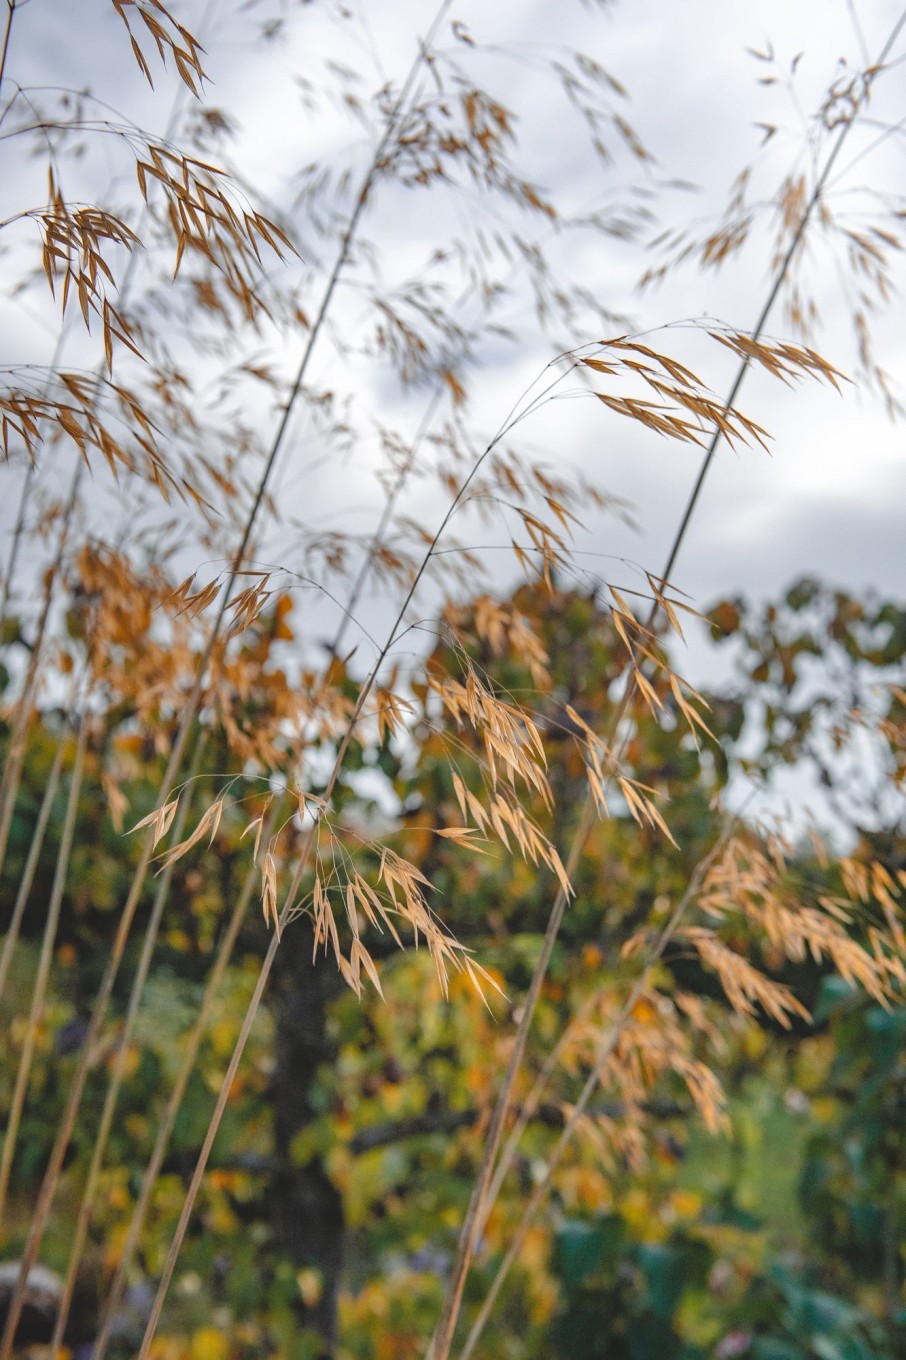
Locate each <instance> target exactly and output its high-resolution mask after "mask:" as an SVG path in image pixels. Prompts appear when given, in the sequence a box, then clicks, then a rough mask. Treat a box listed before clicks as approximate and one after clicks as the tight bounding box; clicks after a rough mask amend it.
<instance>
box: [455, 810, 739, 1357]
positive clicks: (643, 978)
mask: <svg viewBox="0 0 906 1360" xmlns="http://www.w3.org/2000/svg"><path fill="white" fill-rule="evenodd" d="M733 820H734V821H735V819H733ZM731 825H732V823H729V824H728V825H726V826H725V827H724V829H723V830H722V832H721V834H720V836H719V837H718V839H717V840H716V841H715V843H714V845H713V846H712V847H711V849H710V850H709V851H708V853H707V855H705V857H704V858H703V859H702V860H700V861H699V863H698V864H697V865H696V867H695V870H694V872H693V874H692V877H691V879H690V880H689V883H688V885H687V887H686V891H685V892H684V893H683V895H682V897H681V898H680V900H679V902H678V903H677V904H676V907H675V908H674V910H673V913H672V915H671V917H670V919H669V920H668V921H667V923H666V925H665V926H664V929H663V930H662V931H661V933H660V935H659V936H658V939H657V942H656V943H655V945H654V947H653V949H652V951H651V957H650V958H649V960H648V963H647V964H646V966H645V968H644V970H643V971H642V972H641V973H640V974H639V976H638V977H637V978H636V980H635V983H634V984H633V986H632V988H631V990H630V992H629V995H628V997H627V998H626V1000H625V1002H624V1003H623V1005H622V1007H621V1009H620V1011H619V1013H618V1015H617V1017H616V1019H615V1020H614V1022H613V1024H612V1026H611V1027H610V1029H609V1030H608V1032H607V1035H606V1037H605V1038H604V1040H603V1042H602V1043H601V1045H600V1046H599V1048H598V1051H597V1053H596V1055H595V1061H594V1064H593V1066H592V1070H591V1072H589V1074H588V1076H587V1078H586V1080H585V1084H584V1085H583V1087H582V1090H581V1092H580V1094H579V1097H578V1099H577V1101H576V1103H575V1105H574V1106H573V1107H572V1109H571V1110H570V1113H569V1116H568V1118H567V1120H566V1123H565V1124H564V1125H563V1129H562V1130H561V1132H560V1135H559V1137H558V1139H557V1141H556V1143H555V1144H554V1147H553V1150H552V1152H551V1154H550V1156H549V1157H548V1159H547V1165H546V1167H545V1171H544V1175H543V1176H542V1178H541V1180H540V1181H539V1182H538V1184H537V1185H536V1187H535V1189H534V1190H533V1192H532V1195H531V1198H530V1199H529V1202H528V1204H527V1205H526V1206H525V1209H524V1210H523V1213H522V1217H521V1218H520V1220H519V1223H518V1225H517V1227H516V1230H515V1232H514V1233H513V1234H512V1237H511V1240H510V1244H509V1246H508V1247H507V1250H506V1253H505V1255H504V1257H503V1260H502V1261H501V1263H500V1265H499V1267H498V1269H497V1273H496V1274H495V1276H494V1280H493V1282H492V1284H491V1287H490V1289H489V1290H488V1292H487V1295H486V1297H485V1299H484V1301H483V1303H482V1305H481V1308H480V1309H479V1311H478V1316H477V1317H476V1319H475V1322H474V1323H473V1324H472V1328H471V1330H470V1332H469V1335H468V1337H467V1338H466V1343H465V1345H464V1346H463V1348H462V1350H461V1351H460V1353H459V1357H458V1360H469V1357H470V1356H471V1355H472V1352H473V1351H474V1349H475V1347H476V1345H477V1344H478V1341H479V1339H480V1337H481V1333H482V1331H483V1330H484V1325H485V1323H486V1322H487V1320H488V1317H489V1316H490V1314H491V1310H492V1308H493V1307H494V1303H495V1301H496V1299H497V1295H498V1294H499V1293H500V1289H501V1287H502V1285H503V1283H504V1281H505V1280H506V1277H507V1275H508V1274H509V1271H510V1268H511V1267H512V1265H513V1262H514V1261H515V1260H516V1259H517V1257H518V1255H519V1252H520V1251H521V1249H522V1245H523V1243H524V1242H525V1238H526V1235H527V1233H528V1230H529V1228H530V1227H531V1223H532V1219H533V1218H534V1216H535V1214H536V1213H537V1211H538V1209H539V1207H540V1205H541V1204H542V1202H543V1201H544V1199H545V1197H546V1196H547V1193H548V1191H549V1190H550V1187H551V1181H552V1178H553V1174H554V1172H555V1171H556V1169H557V1166H558V1165H559V1163H560V1159H561V1158H562V1156H563V1154H564V1152H565V1151H566V1149H567V1147H568V1145H569V1142H570V1140H571V1138H572V1136H573V1134H574V1133H575V1131H576V1127H577V1126H578V1124H579V1121H580V1120H581V1119H582V1117H583V1115H584V1114H585V1111H586V1109H587V1108H588V1103H589V1101H590V1100H591V1098H592V1096H593V1095H594V1093H595V1091H596V1090H597V1089H598V1086H599V1084H600V1081H601V1076H602V1074H603V1071H604V1065H605V1063H606V1062H607V1060H608V1058H609V1057H610V1055H611V1053H612V1052H613V1050H614V1047H615V1045H616V1042H617V1040H618V1039H619V1037H620V1034H621V1033H622V1031H623V1026H624V1025H625V1024H626V1021H627V1020H628V1019H629V1017H630V1015H631V1014H632V1010H633V1007H634V1006H635V1004H636V1002H637V1001H638V1000H639V998H640V997H641V995H642V993H643V992H644V991H645V989H646V988H647V987H648V985H649V983H650V980H651V975H652V972H653V970H654V968H655V966H656V965H657V963H658V961H659V960H660V959H661V957H662V956H663V953H664V950H665V949H666V948H667V945H668V944H669V943H670V941H671V939H672V938H673V936H674V934H675V933H676V930H677V928H678V926H679V924H680V921H681V920H682V918H683V917H684V916H685V914H686V912H687V911H688V909H689V907H690V905H691V904H692V902H693V901H694V900H695V898H696V896H697V894H698V892H699V889H700V888H701V885H702V881H703V879H704V877H705V875H706V874H707V872H708V869H709V868H710V866H711V865H712V864H713V863H714V860H715V859H716V858H717V856H718V854H719V853H720V851H721V850H722V849H723V847H724V845H725V844H726V842H727V838H728V836H729V832H730V826H731Z"/></svg>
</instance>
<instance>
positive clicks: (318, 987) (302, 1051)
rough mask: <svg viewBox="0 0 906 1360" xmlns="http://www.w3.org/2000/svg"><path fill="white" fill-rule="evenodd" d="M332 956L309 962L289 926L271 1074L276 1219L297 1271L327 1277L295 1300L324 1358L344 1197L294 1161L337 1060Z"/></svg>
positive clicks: (277, 982)
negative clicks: (317, 1084) (323, 1080)
mask: <svg viewBox="0 0 906 1360" xmlns="http://www.w3.org/2000/svg"><path fill="white" fill-rule="evenodd" d="M340 985H341V984H340V982H339V977H338V973H337V969H336V967H335V966H334V964H333V962H332V960H331V959H330V958H326V959H325V958H324V957H323V956H321V957H319V959H318V962H317V963H316V964H312V937H311V930H310V927H309V925H308V922H307V921H304V920H303V921H301V922H299V923H298V924H297V925H294V926H292V927H290V929H289V930H288V931H287V933H286V939H285V940H284V941H283V944H282V946H281V948H280V949H279V951H278V953H277V959H276V964H275V967H274V988H273V992H272V1006H273V1015H274V1021H275V1028H276V1064H275V1070H274V1076H273V1099H274V1121H275V1135H276V1136H275V1151H276V1157H277V1167H276V1170H275V1172H274V1176H273V1179H272V1183H271V1185H272V1191H271V1193H272V1196H273V1198H272V1207H271V1213H272V1221H273V1225H274V1230H275V1232H276V1236H277V1241H278V1244H279V1247H280V1250H281V1252H282V1253H283V1255H284V1256H285V1257H286V1258H288V1259H289V1260H290V1261H292V1263H293V1265H294V1266H295V1267H296V1269H298V1270H302V1269H305V1268H314V1269H315V1270H317V1271H319V1272H320V1273H321V1277H322V1279H323V1282H324V1287H323V1291H322V1293H321V1297H320V1299H319V1300H318V1302H317V1303H316V1304H314V1305H313V1306H311V1307H306V1305H305V1303H304V1302H303V1300H302V1299H301V1297H300V1299H299V1301H298V1314H299V1323H300V1327H308V1328H313V1329H314V1330H315V1331H317V1332H318V1334H319V1335H320V1336H321V1338H322V1340H323V1347H324V1349H323V1357H324V1360H330V1358H331V1357H333V1356H334V1355H335V1353H336V1349H337V1340H338V1338H337V1294H338V1290H339V1283H340V1272H341V1269H342V1265H343V1232H344V1225H343V1202H342V1199H341V1197H340V1195H339V1194H338V1192H337V1190H336V1189H335V1188H334V1186H333V1185H332V1184H331V1182H330V1180H329V1178H328V1176H327V1174H326V1172H325V1169H324V1167H323V1165H322V1164H321V1163H320V1162H319V1161H311V1162H309V1163H307V1164H306V1165H304V1166H297V1165H294V1164H293V1161H292V1159H291V1157H290V1146H291V1144H292V1141H293V1138H294V1137H295V1135H296V1134H297V1133H298V1132H299V1131H300V1130H301V1129H304V1128H305V1126H306V1125H307V1124H308V1123H309V1122H310V1121H311V1119H312V1118H313V1116H314V1111H313V1109H312V1104H311V1093H312V1087H313V1083H314V1079H315V1076H316V1074H317V1070H318V1068H319V1067H320V1066H321V1065H322V1064H323V1063H326V1062H330V1061H332V1059H333V1057H334V1051H333V1047H332V1045H331V1043H330V1041H329V1039H328V1037H327V1026H326V1018H327V1007H328V1005H329V1003H330V1002H331V1000H332V999H333V998H334V997H335V996H336V995H337V994H338V991H339V987H340Z"/></svg>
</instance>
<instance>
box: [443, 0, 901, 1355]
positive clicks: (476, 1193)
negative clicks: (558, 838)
mask: <svg viewBox="0 0 906 1360" xmlns="http://www.w3.org/2000/svg"><path fill="white" fill-rule="evenodd" d="M904 23H906V10H904V12H903V13H902V14H901V16H900V18H899V19H898V21H897V22H896V24H895V25H894V27H893V29H892V30H891V32H890V34H889V36H888V38H887V40H886V42H885V43H884V45H883V48H882V50H881V53H880V55H879V57H878V60H877V62H876V63H875V65H874V67H873V68H872V72H873V73H874V74H875V75H876V74H877V73H878V71H880V70H881V69H882V68H883V65H884V62H885V61H886V60H887V57H888V55H889V54H890V52H891V51H892V49H893V46H894V44H895V42H896V40H897V38H898V36H899V34H900V31H901V29H902V27H903V25H904ZM870 84H871V80H870V79H869V78H868V77H866V85H865V90H864V91H863V94H862V102H864V99H865V97H866V93H867V91H868V89H869V88H870ZM860 107H861V105H860ZM855 112H856V111H854V112H853V116H852V117H851V119H850V120H849V121H848V122H847V123H846V124H845V125H844V126H843V127H842V128H841V130H840V133H839V134H838V136H837V139H836V141H835V143H834V146H833V147H832V149H831V152H830V154H829V156H828V159H827V161H826V163H825V165H824V168H823V170H822V171H821V174H820V175H819V177H818V179H817V181H816V184H815V188H814V190H813V192H812V194H811V196H810V197H809V199H808V202H807V203H806V205H805V208H804V209H803V212H802V215H801V217H800V220H799V223H798V225H797V228H796V231H795V232H794V234H793V236H792V239H791V241H790V245H789V247H788V249H787V251H786V253H785V255H784V257H783V259H782V261H781V263H780V265H779V267H778V269H777V272H776V275H775V278H774V281H773V283H772V286H771V288H770V290H769V292H768V295H767V298H766V300H765V303H764V306H763V307H762V310H761V313H760V315H759V317H758V319H757V321H756V323H755V326H754V327H753V329H752V331H751V334H750V337H749V338H750V339H751V340H752V341H754V342H756V343H757V342H758V340H759V339H760V337H761V335H762V334H763V331H764V328H765V326H766V325H767V322H768V319H769V317H770V314H771V312H772V311H773V308H774V305H775V303H776V301H777V298H778V296H779V294H780V291H781V289H782V287H783V285H784V282H785V281H786V278H787V275H788V273H789V270H790V266H791V265H792V262H793V258H794V256H795V254H796V251H797V250H798V248H799V246H800V244H801V242H802V239H803V236H804V234H805V231H806V228H807V227H808V224H809V222H810V221H811V219H812V216H813V214H814V211H815V208H816V207H817V206H818V204H819V202H820V198H821V194H822V193H823V191H824V187H825V185H826V183H827V180H828V178H829V176H830V173H831V171H832V170H833V167H834V164H835V162H836V160H837V158H838V156H839V154H840V152H841V150H842V148H843V146H844V144H845V142H846V139H847V137H848V135H849V132H850V130H851V128H852V126H853V123H854V121H855ZM749 364H750V360H749V359H744V360H743V361H742V362H741V363H740V365H739V367H738V369H737V372H736V377H735V379H734V381H733V383H732V385H731V387H730V390H729V393H728V395H727V398H726V401H725V403H724V406H723V414H724V416H729V415H730V414H731V413H732V412H733V411H735V409H736V401H737V398H738V396H739V392H740V390H741V388H742V384H743V381H744V379H745V375H746V372H747V370H748V368H749ZM722 438H723V433H722V428H721V424H720V423H718V424H717V425H716V426H715V429H714V433H713V435H712V438H711V440H710V443H709V445H708V448H707V450H706V452H705V456H704V458H703V460H702V463H701V467H700V469H699V473H698V476H697V478H696V481H695V484H694V486H693V488H692V491H691V493H690V495H689V498H688V500H687V502H686V505H685V508H684V510H683V514H682V516H681V519H680V522H679V526H678V528H677V531H676V534H675V536H674V539H673V542H672V544H671V547H670V550H669V552H668V554H667V560H666V562H665V565H664V569H663V571H662V573H661V579H662V580H664V581H667V580H668V579H669V578H670V575H671V573H672V571H673V568H674V566H675V564H676V561H677V559H678V557H679V553H680V550H681V548H682V545H683V543H684V541H685V538H686V535H687V533H688V529H689V525H690V522H691V519H692V516H693V514H694V512H695V508H696V506H697V504H698V501H699V498H700V496H701V492H702V488H703V486H704V484H705V480H706V478H707V475H708V472H709V470H710V468H711V465H712V463H713V460H714V456H715V453H716V452H717V449H718V446H719V445H720V442H721V439H722ZM659 609H660V606H659V604H658V602H657V601H655V602H654V604H653V605H652V608H651V610H650V611H649V615H648V618H647V620H646V624H645V626H646V627H648V628H650V627H651V625H652V624H653V623H654V622H655V621H656V619H657V617H658V614H659ZM636 689H637V682H636V680H635V673H634V671H632V670H631V671H630V674H629V678H628V680H627V684H626V687H625V689H624V692H623V695H622V697H621V699H620V702H619V704H618V705H617V708H616V711H615V713H614V717H613V720H612V722H611V724H610V743H612V741H613V740H614V738H615V737H616V734H617V733H618V731H619V729H620V724H621V723H622V720H623V718H624V716H625V714H626V712H627V709H628V707H629V703H630V701H631V699H632V697H633V695H634V694H635V692H636ZM610 743H608V744H610ZM596 821H597V815H596V812H595V808H594V803H593V799H592V795H591V792H590V791H589V792H588V793H587V794H586V797H585V802H584V806H583V808H582V813H581V815H580V818H579V823H578V826H577V828H576V832H575V835H574V838H573V842H572V845H571V848H570V852H569V855H568V856H567V861H566V865H567V875H568V877H569V878H570V879H571V878H572V877H573V876H574V871H575V868H576V867H577V866H578V863H579V861H580V859H581V855H582V851H583V850H584V847H585V844H586V842H587V840H588V837H589V836H590V834H591V831H592V829H593V827H594V825H595V823H596ZM566 905H567V896H566V894H565V893H564V891H563V890H562V888H559V889H558V891H557V894H556V897H555V900H554V905H553V907H552V909H551V915H550V918H549V920H548V925H547V929H546V931H545V935H544V941H543V944H542V948H541V953H540V955H539V958H538V961H537V963H536V966H535V970H534V973H533V975H532V980H531V983H530V985H529V990H528V994H527V997H526V1001H525V1004H524V1005H523V1007H522V1014H521V1016H520V1021H519V1025H518V1027H517V1031H516V1035H515V1037H514V1041H513V1047H512V1049H511V1052H510V1057H509V1061H508V1063H507V1068H506V1072H505V1073H504V1077H503V1081H502V1083H501V1088H500V1092H499V1095H498V1098H497V1101H496V1103H495V1107H494V1111H493V1113H492V1115H491V1120H490V1123H489V1126H488V1132H487V1135H486V1141H485V1152H484V1155H483V1158H482V1163H481V1166H480V1168H479V1171H478V1176H477V1178H476V1182H475V1186H474V1188H473V1191H472V1196H471V1198H470V1201H469V1206H468V1208H467V1210H466V1216H465V1219H464V1221H463V1226H462V1229H461V1231H460V1237H459V1241H458V1244H457V1250H456V1257H455V1259H454V1263H453V1268H452V1271H451V1277H450V1281H449V1284H448V1288H447V1295H446V1298H445V1302H444V1307H443V1311H442V1314H441V1319H440V1322H439V1323H438V1327H437V1331H436V1333H435V1336H434V1338H433V1339H432V1342H431V1344H430V1347H429V1352H428V1354H429V1357H430V1360H448V1357H449V1354H450V1348H451V1345H452V1342H453V1333H454V1330H455V1327H456V1322H457V1320H458V1317H459V1312H460V1309H461V1306H462V1296H463V1291H464V1289H465V1282H466V1277H467V1275H468V1271H469V1267H470V1265H471V1262H472V1259H473V1257H474V1254H475V1249H476V1245H477V1242H478V1238H479V1235H480V1228H481V1225H482V1224H483V1223H484V1221H485V1219H486V1216H487V1213H488V1210H489V1208H490V1205H489V1204H488V1203H487V1195H488V1190H489V1187H490V1184H491V1178H492V1176H493V1173H494V1166H495V1163H496V1159H497V1153H498V1149H499V1147H500V1141H501V1138H502V1135H503V1129H504V1126H505V1123H506V1120H507V1117H508V1115H509V1110H510V1105H511V1103H512V1095H513V1089H514V1086H515V1081H516V1077H517V1075H518V1072H519V1070H520V1068H521V1066H522V1060H523V1057H524V1055H525V1048H526V1044H527V1041H528V1035H529V1031H530V1029H531V1025H532V1020H533V1017H534V1012H535V1009H536V1006H537V1003H538V998H539V996H540V994H541V987H542V983H543V981H544V978H545V976H546V974H547V969H548V966H549V963H550V959H551V955H552V953H553V948H554V944H555V943H556V940H557V936H558V935H559V932H560V926H561V924H562V921H563V914H564V912H565V910H566Z"/></svg>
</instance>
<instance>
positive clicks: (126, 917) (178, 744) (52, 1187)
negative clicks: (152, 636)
mask: <svg viewBox="0 0 906 1360" xmlns="http://www.w3.org/2000/svg"><path fill="white" fill-rule="evenodd" d="M187 711H188V710H187ZM192 712H193V713H194V706H193V708H192ZM187 741H188V727H187V726H185V727H183V728H181V730H180V731H179V732H178V733H177V738H176V741H175V743H174V746H173V750H172V753H171V756H170V761H169V764H168V767H167V775H168V779H167V780H166V782H167V784H168V785H169V784H171V783H172V781H173V779H174V778H175V776H176V773H177V771H178V769H179V768H180V766H181V765H182V757H183V754H184V751H185V746H186V743H187ZM153 852H154V845H153V836H152V835H149V836H147V837H146V839H145V842H144V845H143V847H142V853H141V856H140V859H139V865H138V868H137V870H136V873H135V876H134V878H133V881H132V886H131V888H130V891H129V895H128V897H127V899H126V903H125V906H124V907H123V910H122V913H121V915H120V920H119V924H118V926H117V932H116V936H115V938H114V941H113V946H112V949H111V952H110V957H109V958H108V960H107V965H106V967H105V969H104V975H103V977H102V979H101V985H100V987H99V989H98V995H97V998H96V1001H95V1004H94V1007H93V1008H92V1012H91V1020H90V1021H89V1025H88V1032H87V1034H86V1036H85V1042H84V1043H83V1045H82V1048H81V1050H80V1054H79V1061H78V1064H77V1066H76V1070H75V1072H74V1074H73V1077H72V1081H71V1083H70V1089H69V1097H68V1100H67V1103H66V1108H65V1110H64V1112H63V1115H62V1117H61V1119H60V1123H59V1125H58V1127H57V1134H56V1138H55V1139H54V1145H53V1148H52V1150H51V1154H50V1159H49V1162H48V1165H47V1170H46V1172H45V1173H44V1180H43V1181H42V1183H41V1189H40V1191H39V1192H38V1199H37V1201H36V1203H35V1211H34V1214H33V1216H32V1222H31V1227H30V1229H29V1234H28V1238H27V1239H26V1243H25V1248H24V1250H23V1252H22V1258H21V1264H20V1269H19V1280H18V1284H17V1287H16V1290H15V1292H14V1294H13V1296H12V1298H11V1300H10V1304H9V1312H8V1314H7V1319H6V1328H5V1330H4V1333H3V1339H2V1342H0V1360H10V1356H11V1354H12V1346H13V1338H14V1336H15V1332H16V1327H17V1326H18V1323H19V1317H20V1315H21V1311H22V1305H23V1303H24V1299H25V1284H26V1282H27V1280H28V1272H29V1271H30V1270H31V1268H32V1266H33V1265H34V1263H35V1260H36V1259H37V1255H38V1251H39V1250H40V1246H41V1242H42V1240H43V1237H44V1230H45V1228H46V1226H47V1219H48V1216H49V1214H50V1209H51V1206H52V1204H53V1200H54V1197H55V1195H56V1190H57V1184H58V1182H59V1178H60V1173H61V1171H62V1169H63V1162H64V1159H65V1156H66V1150H67V1148H68V1146H69V1140H70V1138H71V1137H72V1131H73V1129H74V1127H75V1122H76V1116H77V1114H78V1110H79V1105H80V1103H81V1099H82V1092H83V1091H84V1089H85V1082H86V1080H87V1077H88V1068H89V1066H90V1064H91V1055H92V1052H93V1051H94V1048H95V1045H96V1043H97V1040H98V1038H99V1036H100V1032H101V1027H102V1025H103V1023H104V1020H105V1019H106V1015H107V1007H108V1005H109V1004H110V997H111V995H112V992H113V986H114V983H115V981H116V977H117V973H118V972H119V966H120V963H121V962H122V958H123V953H124V951H125V947H126V941H127V939H128V936H129V931H130V929H131V926H132V920H133V918H134V916H135V912H136V909H137V907H138V903H139V899H140V897H141V893H142V889H143V887H144V884H145V878H146V876H147V872H148V866H149V864H150V862H151V857H152V854H153Z"/></svg>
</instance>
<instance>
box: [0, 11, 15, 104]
mask: <svg viewBox="0 0 906 1360" xmlns="http://www.w3.org/2000/svg"><path fill="white" fill-rule="evenodd" d="M17 4H18V0H6V27H5V28H4V30H3V50H2V51H0V91H2V89H3V77H4V76H5V75H6V58H7V56H8V55H9V40H10V38H11V36H12V32H13V19H14V17H15V13H16V6H17Z"/></svg>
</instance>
